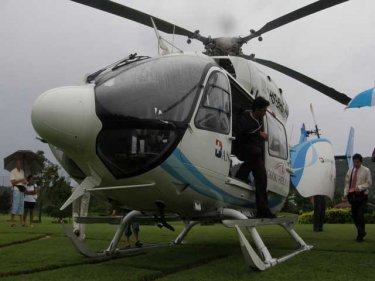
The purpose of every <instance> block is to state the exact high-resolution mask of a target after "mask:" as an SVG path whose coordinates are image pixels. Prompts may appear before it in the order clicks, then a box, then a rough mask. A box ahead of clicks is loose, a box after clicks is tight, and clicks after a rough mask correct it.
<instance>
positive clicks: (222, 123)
mask: <svg viewBox="0 0 375 281" xmlns="http://www.w3.org/2000/svg"><path fill="white" fill-rule="evenodd" d="M229 93H230V91H229V83H228V79H227V77H226V76H225V75H224V74H223V73H221V72H213V73H212V74H211V76H210V78H209V79H208V82H207V85H206V88H205V90H204V94H203V98H202V101H201V104H200V106H199V109H198V113H197V116H196V117H195V126H196V127H197V128H200V129H204V130H209V131H214V132H218V133H223V134H228V133H229V131H230V111H231V106H230V95H229Z"/></svg>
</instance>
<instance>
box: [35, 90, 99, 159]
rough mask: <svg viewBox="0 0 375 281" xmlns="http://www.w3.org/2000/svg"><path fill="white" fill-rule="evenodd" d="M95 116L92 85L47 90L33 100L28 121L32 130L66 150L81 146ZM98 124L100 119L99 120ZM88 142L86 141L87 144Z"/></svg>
mask: <svg viewBox="0 0 375 281" xmlns="http://www.w3.org/2000/svg"><path fill="white" fill-rule="evenodd" d="M92 115H93V116H94V118H95V116H96V115H95V96H94V88H93V85H84V86H72V87H62V88H55V89H52V90H49V91H47V92H45V93H43V94H42V95H40V96H39V98H38V99H37V100H36V101H35V103H34V105H33V108H32V113H31V121H32V124H33V127H34V129H35V131H36V132H37V133H38V134H39V136H40V137H42V138H43V139H44V140H45V141H47V142H48V143H49V144H52V145H54V146H56V147H58V148H60V149H63V150H65V151H69V150H70V151H71V152H77V151H79V150H81V149H84V147H85V143H86V142H87V138H88V137H89V135H90V134H89V132H90V131H91V132H92V133H93V131H94V130H91V129H92V128H90V118H91V117H92ZM99 123H100V122H99ZM86 144H87V143H86Z"/></svg>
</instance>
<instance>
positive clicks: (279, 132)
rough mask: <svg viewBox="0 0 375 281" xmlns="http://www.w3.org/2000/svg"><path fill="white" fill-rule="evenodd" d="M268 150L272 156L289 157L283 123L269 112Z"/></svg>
mask: <svg viewBox="0 0 375 281" xmlns="http://www.w3.org/2000/svg"><path fill="white" fill-rule="evenodd" d="M267 130H268V151H269V154H270V155H271V156H274V157H278V158H282V159H288V144H287V137H286V132H285V128H284V126H283V124H282V123H281V122H280V121H279V120H277V119H276V118H275V117H273V116H272V115H270V114H267Z"/></svg>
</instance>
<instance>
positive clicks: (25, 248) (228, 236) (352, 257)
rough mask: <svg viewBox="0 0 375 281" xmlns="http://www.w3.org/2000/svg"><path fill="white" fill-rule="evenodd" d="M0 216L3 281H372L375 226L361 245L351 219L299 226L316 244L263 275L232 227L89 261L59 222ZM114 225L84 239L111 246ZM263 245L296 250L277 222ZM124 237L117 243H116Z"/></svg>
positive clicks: (147, 238) (151, 234) (146, 236)
mask: <svg viewBox="0 0 375 281" xmlns="http://www.w3.org/2000/svg"><path fill="white" fill-rule="evenodd" d="M7 219H8V216H4V215H3V216H0V279H1V280H4V281H5V280H37V281H41V280H53V281H60V280H69V281H72V280H92V281H96V280H104V281H105V280H142V281H146V280H163V281H164V280H182V281H184V280H215V281H218V280H306V281H307V280H340V281H342V280H344V281H345V280H371V281H372V280H375V278H374V276H375V225H367V237H366V239H365V242H363V243H357V242H356V241H355V240H354V238H355V228H354V226H353V225H351V224H344V225H340V224H335V225H333V224H332V225H329V224H326V225H325V226H324V229H325V231H324V232H322V233H315V232H312V226H311V225H297V226H296V229H297V232H298V233H299V234H300V235H301V236H302V237H303V239H304V240H305V241H306V242H307V243H308V244H312V245H314V249H313V250H312V251H310V252H305V253H302V254H300V255H298V256H296V257H294V258H292V259H290V260H288V261H286V262H284V263H281V264H279V265H278V266H276V267H274V268H271V269H269V270H266V271H265V272H254V271H251V270H249V269H248V268H247V267H246V266H245V263H244V261H243V258H242V253H241V249H240V246H239V243H238V240H237V235H236V233H235V231H234V229H228V228H225V227H223V226H221V225H214V226H196V227H195V228H193V230H192V231H191V233H190V234H189V235H188V237H187V239H186V240H187V241H188V243H187V244H185V245H182V246H167V247H161V248H158V249H154V250H151V251H149V252H145V253H141V254H133V255H130V256H126V257H124V256H122V257H114V258H111V257H104V258H96V259H88V258H85V257H83V256H81V255H80V254H78V253H77V252H76V251H75V250H74V248H73V246H72V245H71V242H70V241H69V239H68V238H66V237H65V236H64V233H63V230H62V227H61V225H59V224H56V223H52V219H50V218H43V223H42V224H35V226H34V228H23V227H19V226H18V227H15V228H11V227H9V222H7V221H6V220H7ZM173 226H174V227H175V228H176V232H171V231H169V230H166V229H158V228H156V227H154V226H141V233H140V235H141V239H142V241H143V242H146V243H163V242H169V241H170V240H172V239H174V238H175V237H176V235H177V234H178V232H179V231H180V230H181V229H182V224H181V223H174V224H173ZM115 229H116V227H115V226H113V225H89V226H88V231H87V242H88V244H89V245H90V246H91V247H92V248H94V249H97V250H102V249H104V248H106V247H107V246H108V243H109V241H110V240H111V239H112V236H113V233H114V231H115ZM259 232H260V233H261V234H262V237H263V238H264V241H265V243H266V245H267V246H268V248H269V250H270V251H271V253H272V254H273V255H274V256H276V257H278V256H282V255H284V254H285V253H288V252H290V251H291V249H293V248H294V247H295V243H294V242H293V241H292V240H291V239H290V237H289V236H288V235H287V233H286V232H285V231H283V230H282V229H281V228H280V227H277V226H265V227H260V228H259ZM124 245H125V242H124V241H121V244H120V246H124Z"/></svg>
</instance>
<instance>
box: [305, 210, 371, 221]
mask: <svg viewBox="0 0 375 281" xmlns="http://www.w3.org/2000/svg"><path fill="white" fill-rule="evenodd" d="M313 216H314V212H313V211H311V212H306V213H303V214H301V215H299V216H298V223H300V224H308V223H312V222H313ZM365 220H366V223H375V213H371V214H365ZM324 222H325V223H352V213H351V211H350V209H335V208H332V209H328V210H327V211H326V215H325V219H324Z"/></svg>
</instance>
